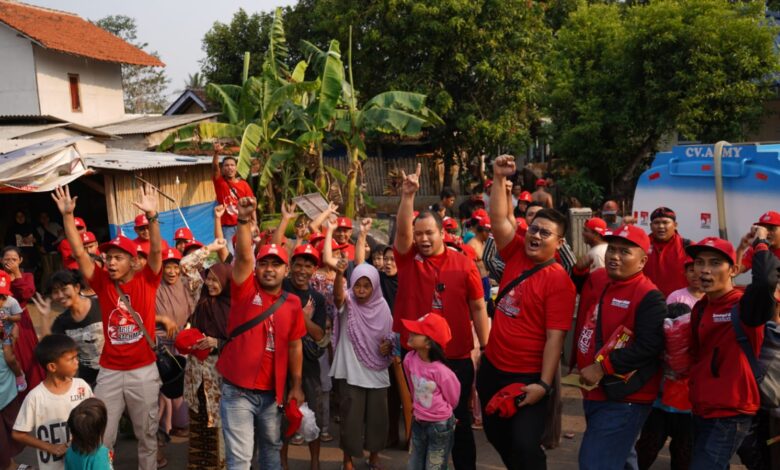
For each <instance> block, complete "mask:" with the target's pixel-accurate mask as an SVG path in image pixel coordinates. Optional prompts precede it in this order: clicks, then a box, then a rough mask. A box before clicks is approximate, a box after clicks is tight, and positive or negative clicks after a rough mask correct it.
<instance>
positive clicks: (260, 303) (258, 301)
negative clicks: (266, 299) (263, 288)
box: [252, 294, 263, 307]
mask: <svg viewBox="0 0 780 470" xmlns="http://www.w3.org/2000/svg"><path fill="white" fill-rule="evenodd" d="M252 305H257V306H258V307H262V306H263V299H262V298H261V297H260V294H255V298H254V299H252Z"/></svg>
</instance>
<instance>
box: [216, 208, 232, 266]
mask: <svg viewBox="0 0 780 470" xmlns="http://www.w3.org/2000/svg"><path fill="white" fill-rule="evenodd" d="M224 213H225V206H224V205H223V204H217V205H216V206H214V240H215V241H216V240H224V241H225V243H224V244H223V246H222V247H220V248H219V249H218V250H216V251H217V256H219V260H220V261H222V262H223V263H224V262H225V260H226V259H227V258H228V255H230V251H228V248H227V244H228V243H233V240H225V234H224V232H223V231H222V215H223V214H224Z"/></svg>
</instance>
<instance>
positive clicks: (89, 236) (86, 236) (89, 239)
mask: <svg viewBox="0 0 780 470" xmlns="http://www.w3.org/2000/svg"><path fill="white" fill-rule="evenodd" d="M96 241H97V238H95V234H94V233H92V232H84V233H82V234H81V243H83V244H85V245H86V244H87V243H94V242H96Z"/></svg>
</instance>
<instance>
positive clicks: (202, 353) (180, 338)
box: [173, 328, 211, 361]
mask: <svg viewBox="0 0 780 470" xmlns="http://www.w3.org/2000/svg"><path fill="white" fill-rule="evenodd" d="M205 337H206V335H204V334H203V333H202V332H201V331H200V330H199V329H197V328H187V329H186V330H182V331H180V332H179V334H177V335H176V341H175V342H174V343H173V345H174V346H176V350H177V351H179V352H180V353H182V354H191V355H193V356H195V357H197V358H198V359H200V360H201V361H205V360H206V358H207V357H209V353H210V352H211V351H209V350H208V349H192V347H193V346H195V343H197V342H198V341H200V340H202V339H203V338H205Z"/></svg>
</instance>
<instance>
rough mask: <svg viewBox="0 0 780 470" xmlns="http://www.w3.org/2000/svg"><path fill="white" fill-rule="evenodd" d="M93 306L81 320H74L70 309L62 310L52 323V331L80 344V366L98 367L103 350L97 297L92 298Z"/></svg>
mask: <svg viewBox="0 0 780 470" xmlns="http://www.w3.org/2000/svg"><path fill="white" fill-rule="evenodd" d="M90 300H91V301H92V306H91V307H90V308H89V312H87V316H85V317H84V318H83V319H82V320H81V321H78V322H77V321H75V320H73V316H72V315H71V311H70V309H68V310H65V311H64V312H62V313H61V314H60V315H59V316H58V317H57V318H55V319H54V323H52V325H51V332H52V333H55V334H62V335H68V336H70V337H71V338H72V339H73V341H75V342H76V344H77V345H78V346H79V367H82V366H83V367H89V368H90V369H97V368H99V367H100V355H101V353H102V352H103V344H104V342H105V341H104V336H103V319H102V316H101V314H100V304H99V303H98V300H97V298H94V297H92V298H90Z"/></svg>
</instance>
